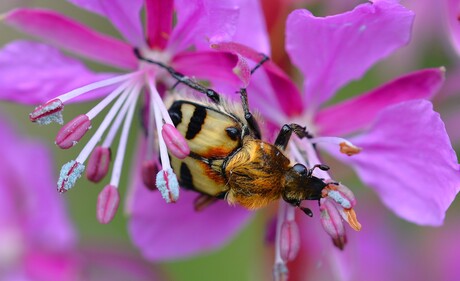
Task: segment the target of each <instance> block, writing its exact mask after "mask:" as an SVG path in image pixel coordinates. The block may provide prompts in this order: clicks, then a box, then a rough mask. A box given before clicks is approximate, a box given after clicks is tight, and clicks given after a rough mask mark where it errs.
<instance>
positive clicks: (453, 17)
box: [445, 0, 460, 54]
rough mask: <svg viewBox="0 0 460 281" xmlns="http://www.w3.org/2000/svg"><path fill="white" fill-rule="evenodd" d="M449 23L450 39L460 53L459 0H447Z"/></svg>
mask: <svg viewBox="0 0 460 281" xmlns="http://www.w3.org/2000/svg"><path fill="white" fill-rule="evenodd" d="M445 2H446V7H445V8H446V11H447V23H448V27H449V31H450V32H449V34H450V40H451V41H452V45H453V46H454V48H455V50H456V51H457V53H458V54H460V24H459V20H458V15H459V13H460V1H459V0H446V1H445Z"/></svg>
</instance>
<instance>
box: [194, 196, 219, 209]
mask: <svg viewBox="0 0 460 281" xmlns="http://www.w3.org/2000/svg"><path fill="white" fill-rule="evenodd" d="M217 200H219V199H217V198H216V197H213V196H210V195H207V194H200V195H198V197H196V198H195V200H194V201H193V206H194V208H195V211H197V212H200V211H203V210H204V209H206V207H209V206H210V205H211V204H213V203H214V202H216V201H217Z"/></svg>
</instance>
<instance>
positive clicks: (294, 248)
mask: <svg viewBox="0 0 460 281" xmlns="http://www.w3.org/2000/svg"><path fill="white" fill-rule="evenodd" d="M280 239H281V241H280V248H281V249H280V254H281V258H282V259H283V260H284V261H285V262H288V261H292V260H294V259H295V257H296V256H297V253H298V252H299V249H300V234H299V228H298V226H297V223H296V222H295V221H288V220H286V221H284V222H283V224H282V225H281V237H280Z"/></svg>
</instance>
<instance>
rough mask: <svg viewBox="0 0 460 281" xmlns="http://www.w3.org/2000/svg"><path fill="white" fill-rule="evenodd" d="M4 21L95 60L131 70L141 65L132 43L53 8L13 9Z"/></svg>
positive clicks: (5, 16)
mask: <svg viewBox="0 0 460 281" xmlns="http://www.w3.org/2000/svg"><path fill="white" fill-rule="evenodd" d="M127 2H129V1H127ZM3 22H5V23H6V24H8V25H10V26H12V27H15V28H17V29H18V30H20V31H23V32H25V33H27V34H30V35H33V36H36V37H38V38H40V39H43V40H45V41H47V42H49V43H51V44H53V45H55V46H58V47H60V48H63V49H66V50H69V51H71V52H73V53H76V54H79V55H82V56H85V57H88V58H90V59H93V60H95V61H99V62H102V63H106V64H108V65H112V66H115V67H120V68H127V69H135V68H136V67H137V65H138V61H137V59H136V57H135V56H134V53H133V48H132V46H130V45H128V44H126V43H124V42H122V41H120V40H118V39H115V38H112V37H109V36H107V35H104V34H100V33H98V32H96V31H94V30H92V29H90V28H89V27H87V26H84V25H83V24H81V23H78V22H76V21H74V20H72V19H70V18H68V17H65V16H63V15H61V14H58V13H56V12H53V11H50V10H44V9H17V10H13V11H11V12H9V13H8V14H6V15H4V16H3Z"/></svg>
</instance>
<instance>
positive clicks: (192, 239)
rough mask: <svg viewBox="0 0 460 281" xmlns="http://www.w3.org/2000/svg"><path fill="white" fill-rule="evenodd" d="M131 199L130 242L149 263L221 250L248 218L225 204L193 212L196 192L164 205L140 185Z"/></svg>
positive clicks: (249, 215) (247, 215)
mask: <svg viewBox="0 0 460 281" xmlns="http://www.w3.org/2000/svg"><path fill="white" fill-rule="evenodd" d="M134 192H135V193H134V197H133V198H131V199H132V201H131V203H132V206H135V208H132V210H131V212H130V220H129V231H130V234H131V238H132V239H133V243H134V244H135V245H136V246H137V247H138V248H139V249H140V251H141V252H142V254H143V255H144V256H145V257H146V258H148V259H149V260H152V261H161V260H170V259H177V258H184V257H188V256H191V255H196V254H198V253H202V252H206V251H211V250H215V249H218V248H220V247H222V246H223V245H224V244H225V243H227V242H228V241H229V240H230V239H231V237H234V236H235V235H236V233H238V232H239V231H240V230H241V229H242V228H243V227H244V225H245V224H246V223H247V222H248V220H249V218H250V217H251V214H252V213H251V212H248V211H246V210H243V209H242V208H239V207H231V206H228V205H227V203H226V202H224V201H221V202H217V203H214V204H212V205H210V206H209V207H207V208H206V209H205V210H203V211H200V212H196V211H195V210H194V207H193V201H194V200H195V198H196V197H197V196H199V194H198V193H196V192H190V191H187V190H184V189H182V190H181V195H180V199H179V200H178V201H177V202H176V203H175V204H166V203H165V202H164V200H163V199H162V198H161V194H160V193H159V192H152V191H149V190H148V189H147V188H145V187H144V186H143V185H142V184H139V185H138V186H136V187H135V191H134Z"/></svg>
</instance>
